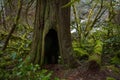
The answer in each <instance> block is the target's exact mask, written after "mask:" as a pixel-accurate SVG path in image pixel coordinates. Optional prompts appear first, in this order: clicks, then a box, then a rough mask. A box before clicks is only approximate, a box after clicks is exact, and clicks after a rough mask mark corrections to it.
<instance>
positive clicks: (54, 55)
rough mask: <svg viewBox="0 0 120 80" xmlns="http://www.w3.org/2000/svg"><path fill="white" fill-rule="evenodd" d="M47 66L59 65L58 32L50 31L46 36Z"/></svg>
mask: <svg viewBox="0 0 120 80" xmlns="http://www.w3.org/2000/svg"><path fill="white" fill-rule="evenodd" d="M44 49H45V50H44V51H45V58H44V59H45V60H44V63H45V64H58V56H59V44H58V36H57V32H56V31H55V30H54V29H50V30H49V32H48V33H47V35H46V36H45V48H44Z"/></svg>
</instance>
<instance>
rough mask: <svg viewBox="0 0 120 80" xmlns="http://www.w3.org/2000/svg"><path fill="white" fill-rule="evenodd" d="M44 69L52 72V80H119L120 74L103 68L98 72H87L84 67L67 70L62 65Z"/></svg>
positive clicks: (48, 66) (47, 66)
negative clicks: (57, 79) (54, 79)
mask: <svg viewBox="0 0 120 80" xmlns="http://www.w3.org/2000/svg"><path fill="white" fill-rule="evenodd" d="M45 68H46V69H48V70H50V71H53V75H52V78H54V77H58V78H60V80H63V79H64V80H106V78H107V77H112V78H115V79H116V80H120V72H115V71H113V70H111V69H110V68H107V67H103V68H102V69H101V70H100V71H96V70H88V69H87V66H85V65H83V66H79V67H77V68H74V69H67V68H65V67H64V66H62V65H46V66H45ZM119 70H120V69H119Z"/></svg>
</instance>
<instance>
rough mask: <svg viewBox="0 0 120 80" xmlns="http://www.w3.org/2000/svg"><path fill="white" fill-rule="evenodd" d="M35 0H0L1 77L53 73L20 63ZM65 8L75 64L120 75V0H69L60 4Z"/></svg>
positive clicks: (43, 78)
mask: <svg viewBox="0 0 120 80" xmlns="http://www.w3.org/2000/svg"><path fill="white" fill-rule="evenodd" d="M36 2H37V0H0V80H51V79H50V77H51V75H52V72H51V71H48V70H46V69H42V68H41V66H40V65H39V64H32V63H31V64H28V65H24V64H23V62H24V60H25V58H26V56H27V55H29V52H30V50H31V43H32V38H33V30H34V20H35V13H36V4H37V3H36ZM66 7H71V14H70V18H71V20H70V32H71V40H72V48H73V54H72V55H73V57H74V58H75V60H76V61H77V63H79V65H85V64H88V65H87V68H88V69H90V70H92V69H95V68H96V70H98V69H101V68H102V67H104V66H105V67H107V68H109V69H111V70H112V71H115V72H116V74H120V0H71V2H69V3H68V4H66V5H64V6H62V8H66ZM61 63H62V61H61V56H59V60H58V64H61ZM63 65H64V64H63ZM76 65H77V64H76ZM38 70H39V71H38ZM54 79H55V80H59V78H57V76H56V77H55V78H54ZM52 80H53V79H52ZM68 80H69V79H68ZM98 80H99V79H98ZM107 80H120V78H119V79H114V78H111V77H108V78H107Z"/></svg>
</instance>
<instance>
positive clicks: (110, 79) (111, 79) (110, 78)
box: [106, 77, 116, 80]
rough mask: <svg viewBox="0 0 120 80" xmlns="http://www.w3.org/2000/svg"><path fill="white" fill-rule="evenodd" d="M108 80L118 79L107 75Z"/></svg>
mask: <svg viewBox="0 0 120 80" xmlns="http://www.w3.org/2000/svg"><path fill="white" fill-rule="evenodd" d="M106 80H116V79H115V78H112V77H107V78H106Z"/></svg>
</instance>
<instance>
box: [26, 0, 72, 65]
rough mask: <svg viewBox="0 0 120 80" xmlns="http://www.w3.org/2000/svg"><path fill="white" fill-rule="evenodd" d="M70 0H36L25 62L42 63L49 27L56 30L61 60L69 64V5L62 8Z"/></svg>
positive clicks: (70, 47)
mask: <svg viewBox="0 0 120 80" xmlns="http://www.w3.org/2000/svg"><path fill="white" fill-rule="evenodd" d="M69 1H70V0H37V5H36V16H35V25H34V35H33V41H32V47H31V52H30V54H29V55H28V56H27V58H26V60H25V62H27V63H28V62H32V63H35V64H40V65H43V63H44V58H46V57H45V49H44V48H45V36H46V35H47V33H48V32H49V30H50V29H54V30H55V31H56V32H57V36H58V42H59V53H60V56H61V57H62V62H63V63H64V64H67V66H70V65H71V61H72V43H71V34H70V7H65V8H62V6H64V5H65V4H67V3H68V2H69Z"/></svg>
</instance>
